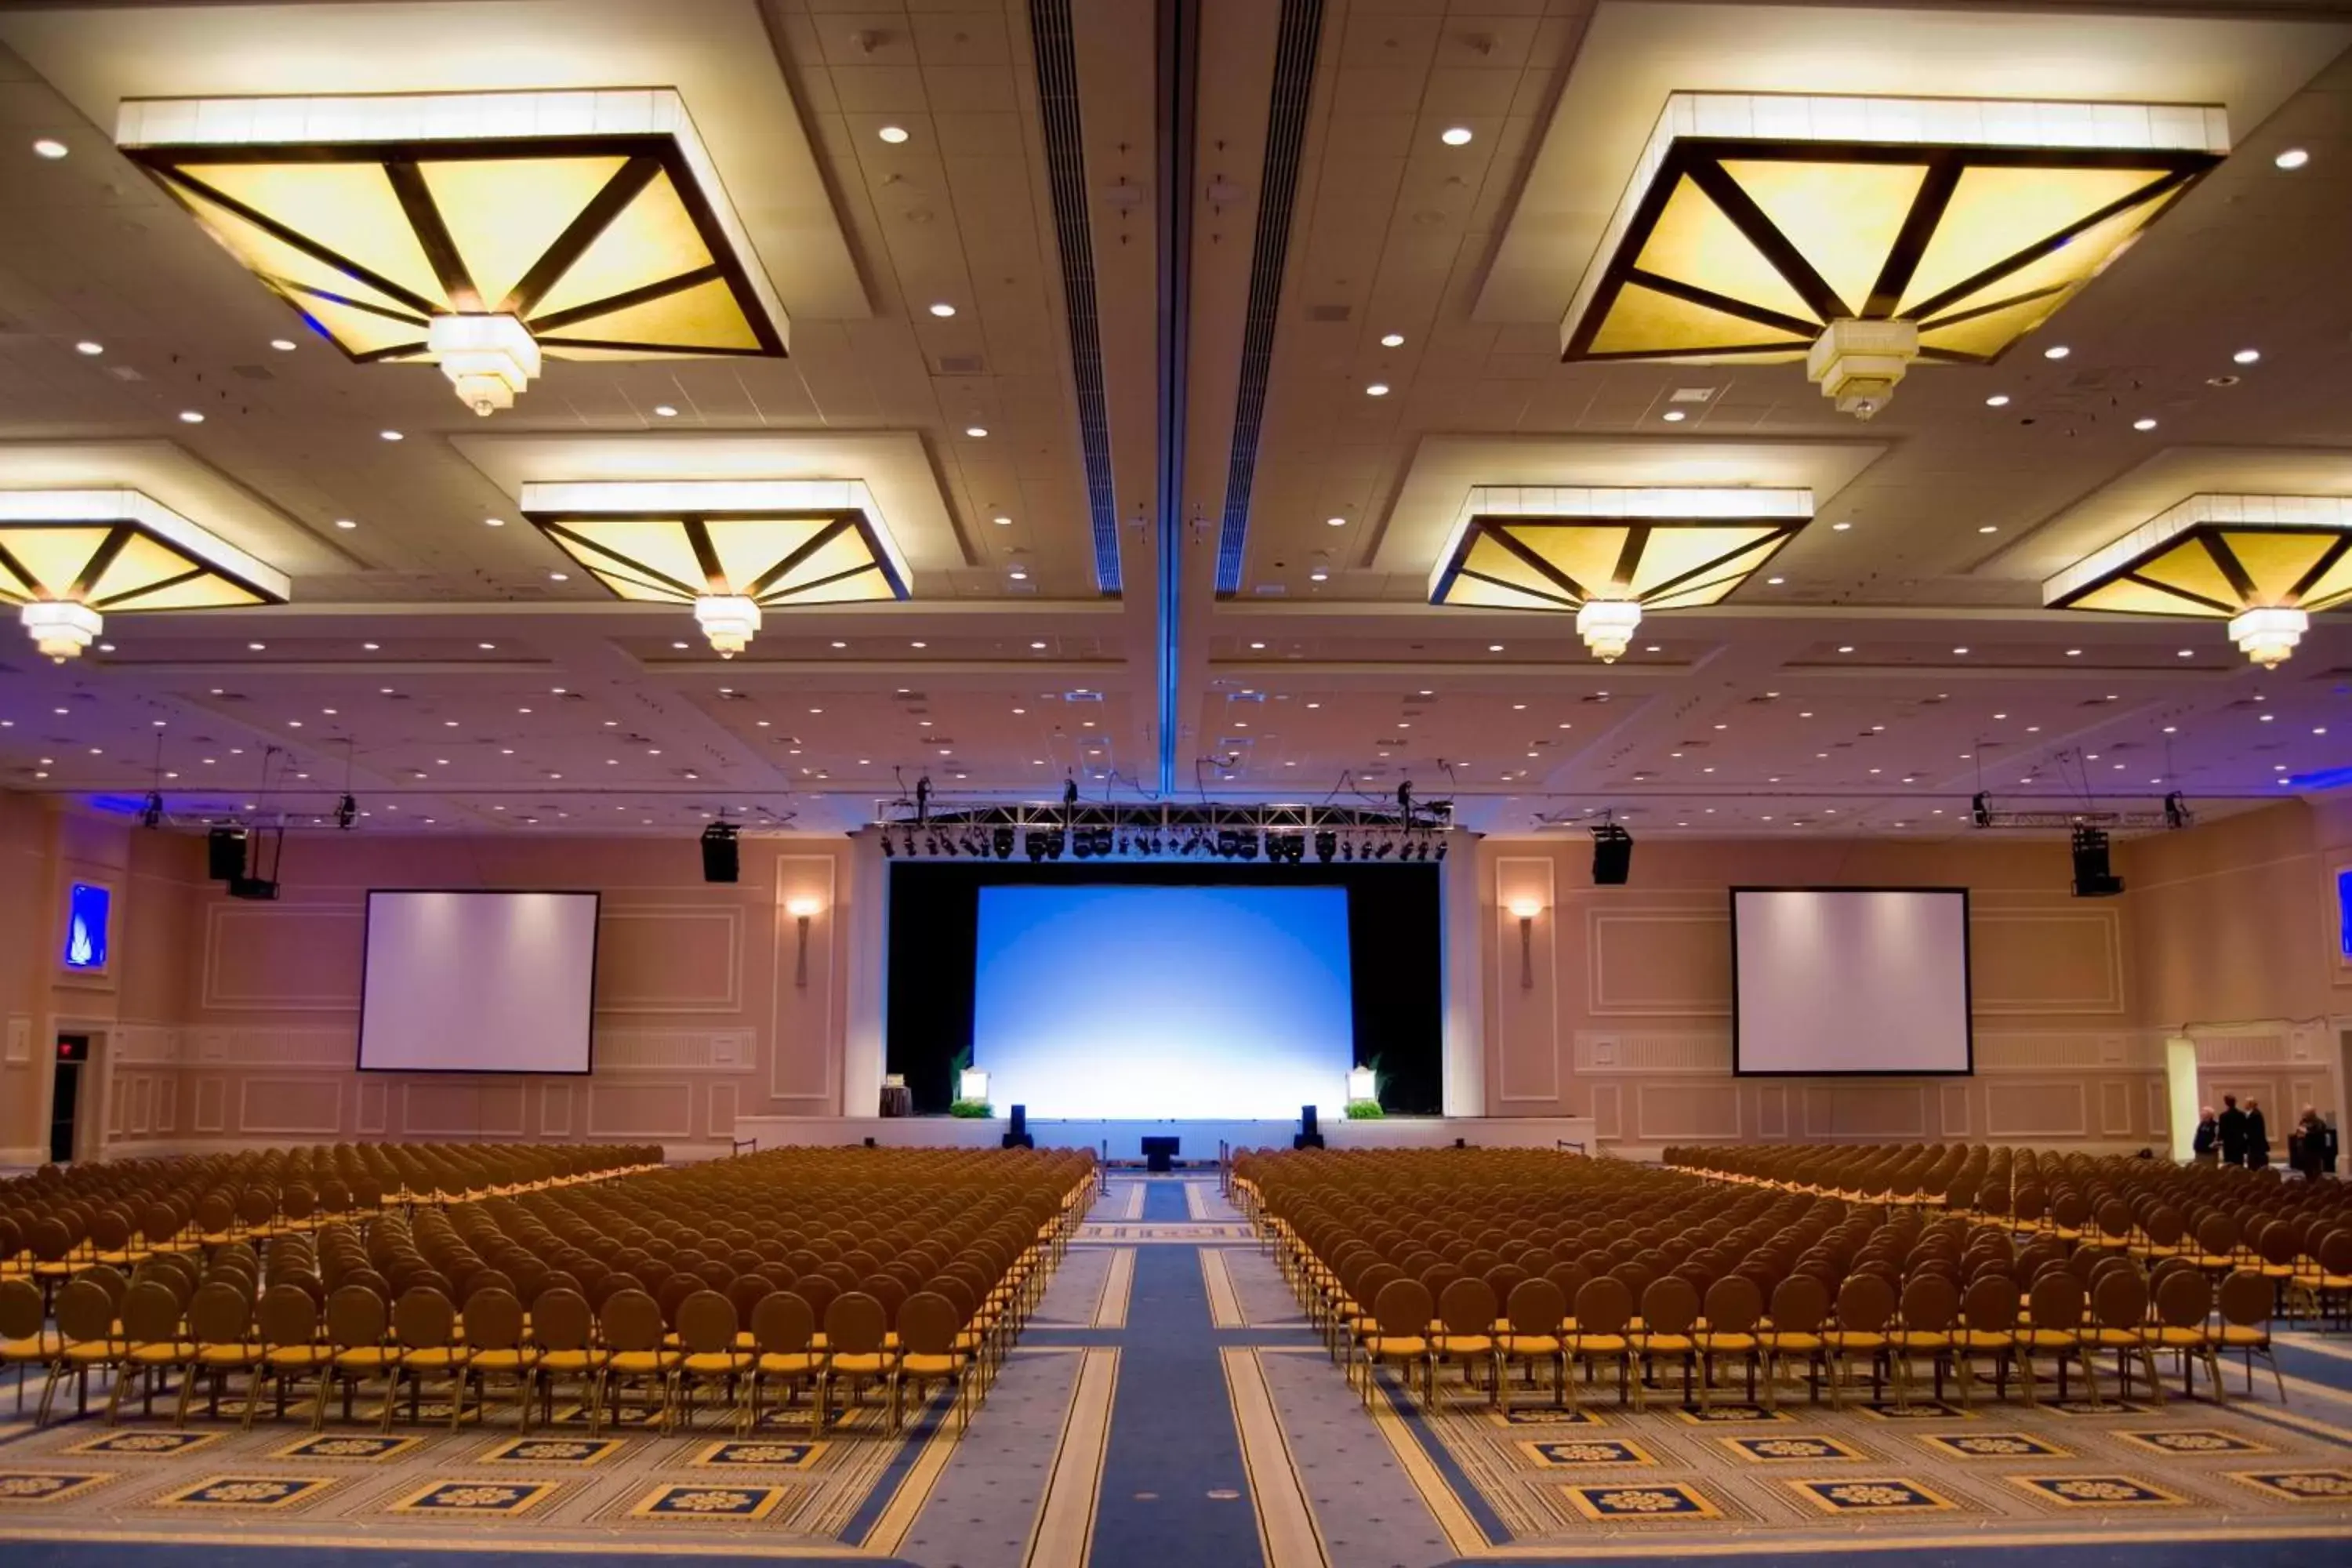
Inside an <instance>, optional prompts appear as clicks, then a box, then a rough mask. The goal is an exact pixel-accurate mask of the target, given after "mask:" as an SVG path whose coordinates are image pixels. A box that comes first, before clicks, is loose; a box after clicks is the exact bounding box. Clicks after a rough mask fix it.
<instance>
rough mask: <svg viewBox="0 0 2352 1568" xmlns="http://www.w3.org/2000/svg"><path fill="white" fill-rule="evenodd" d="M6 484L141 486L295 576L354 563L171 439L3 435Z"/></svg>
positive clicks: (2, 485) (2, 484)
mask: <svg viewBox="0 0 2352 1568" xmlns="http://www.w3.org/2000/svg"><path fill="white" fill-rule="evenodd" d="M0 489H8V490H74V489H129V490H137V491H139V492H141V493H142V494H143V495H145V496H148V497H150V498H151V499H152V500H158V501H161V502H162V503H163V505H165V506H167V507H169V508H171V509H172V510H173V511H176V512H178V513H179V514H180V515H181V516H182V517H184V518H186V519H187V520H188V521H190V522H193V523H194V524H196V525H197V526H198V527H200V528H203V529H205V531H208V532H211V533H215V534H218V535H219V536H220V537H221V538H223V539H225V540H226V541H227V542H229V543H231V544H234V545H236V547H237V548H238V549H239V550H242V551H244V552H246V553H247V555H250V556H253V557H254V558H255V559H257V560H258V561H261V562H264V563H268V565H270V566H272V567H275V568H276V569H277V570H278V571H279V572H282V573H284V574H286V575H287V576H289V577H294V578H301V577H305V576H310V575H312V574H319V573H338V572H348V571H350V570H352V562H351V559H350V558H349V557H348V556H346V555H344V554H343V552H341V551H340V550H337V549H336V548H334V547H333V546H332V545H331V544H329V543H327V542H325V541H324V540H321V539H320V538H319V536H318V535H316V534H314V533H312V532H311V531H310V530H309V529H307V528H305V527H303V526H302V525H301V524H300V523H299V522H297V521H294V520H293V519H292V518H290V517H289V516H287V515H286V514H285V513H284V512H282V511H279V510H278V509H277V508H276V507H273V506H271V505H270V504H269V503H268V501H266V500H262V499H261V498H260V497H259V496H257V495H255V494H254V493H253V492H252V491H251V490H248V489H246V488H245V487H244V486H242V485H240V484H238V483H237V482H236V480H235V479H230V478H229V477H228V476H227V475H226V474H224V473H222V472H221V471H220V470H219V469H218V468H213V467H212V466H211V465H210V464H207V463H205V461H204V460H203V459H201V458H197V457H196V456H194V454H193V453H190V452H187V451H184V450H183V449H182V448H181V447H176V446H174V445H173V443H171V442H169V441H27V442H14V441H11V442H0Z"/></svg>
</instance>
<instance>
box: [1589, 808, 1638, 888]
mask: <svg viewBox="0 0 2352 1568" xmlns="http://www.w3.org/2000/svg"><path fill="white" fill-rule="evenodd" d="M1632 875H1633V835H1632V834H1630V833H1628V832H1626V831H1625V830H1624V829H1623V828H1622V827H1620V826H1618V825H1617V824H1615V823H1613V822H1604V823H1602V824H1601V826H1598V827H1596V828H1594V829H1593V830H1592V885H1593V886H1594V887H1596V888H1622V887H1623V886H1624V885H1625V879H1626V878H1628V877H1630V876H1632Z"/></svg>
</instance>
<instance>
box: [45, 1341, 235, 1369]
mask: <svg viewBox="0 0 2352 1568" xmlns="http://www.w3.org/2000/svg"><path fill="white" fill-rule="evenodd" d="M76 1348H77V1349H79V1346H77V1347H76ZM68 1353H70V1352H68ZM260 1359H261V1347H260V1346H259V1345H199V1346H197V1347H196V1364H197V1365H199V1366H250V1365H251V1364H252V1363H255V1362H257V1361H259V1360H260Z"/></svg>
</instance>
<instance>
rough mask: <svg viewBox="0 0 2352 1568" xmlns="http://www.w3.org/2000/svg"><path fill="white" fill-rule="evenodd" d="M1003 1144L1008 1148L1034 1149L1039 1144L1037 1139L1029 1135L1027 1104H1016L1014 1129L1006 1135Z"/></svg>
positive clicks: (1014, 1108)
mask: <svg viewBox="0 0 2352 1568" xmlns="http://www.w3.org/2000/svg"><path fill="white" fill-rule="evenodd" d="M1003 1146H1004V1147H1005V1148H1007V1149H1034V1148H1035V1147H1036V1146H1037V1140H1036V1139H1034V1138H1033V1137H1031V1136H1030V1135H1029V1108H1028V1107H1027V1106H1025V1105H1016V1106H1014V1107H1013V1131H1010V1132H1007V1133H1006V1134H1005V1135H1004V1139H1003Z"/></svg>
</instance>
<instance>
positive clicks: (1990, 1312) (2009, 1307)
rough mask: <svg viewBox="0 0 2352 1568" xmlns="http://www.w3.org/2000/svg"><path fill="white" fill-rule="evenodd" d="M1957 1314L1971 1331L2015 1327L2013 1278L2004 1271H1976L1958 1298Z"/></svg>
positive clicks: (2000, 1330) (2001, 1330)
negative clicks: (1963, 1292) (1975, 1274)
mask: <svg viewBox="0 0 2352 1568" xmlns="http://www.w3.org/2000/svg"><path fill="white" fill-rule="evenodd" d="M1960 1316H1961V1318H1962V1319H1963V1320H1964V1321H1966V1322H1967V1324H1968V1326H1969V1331H1971V1332H1974V1333H1979V1334H2005V1333H2008V1332H2009V1331H2011V1330H2012V1329H2014V1328H2016V1327H2017V1281H2016V1280H2014V1279H2011V1278H2010V1277H2009V1276H2008V1275H2006V1274H1979V1275H1978V1276H1977V1277H1976V1278H1975V1279H1972V1280H1970V1281H1969V1289H1968V1292H1967V1294H1965V1295H1963V1296H1962V1297H1961V1298H1960Z"/></svg>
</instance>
